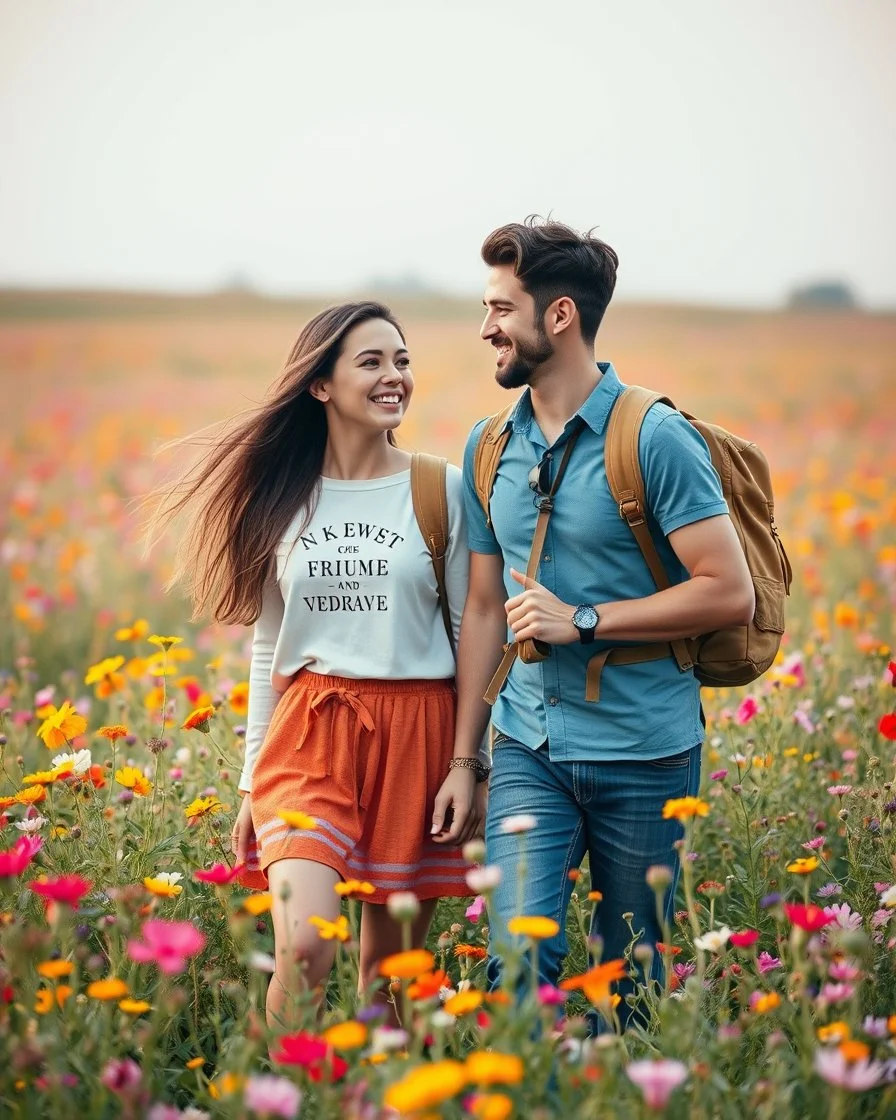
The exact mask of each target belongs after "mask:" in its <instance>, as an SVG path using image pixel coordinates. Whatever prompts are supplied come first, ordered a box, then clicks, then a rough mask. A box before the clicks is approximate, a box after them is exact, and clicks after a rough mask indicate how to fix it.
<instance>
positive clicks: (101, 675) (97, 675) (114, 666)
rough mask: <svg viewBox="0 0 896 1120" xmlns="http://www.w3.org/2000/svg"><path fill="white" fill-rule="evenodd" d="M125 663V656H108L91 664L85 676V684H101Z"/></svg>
mask: <svg viewBox="0 0 896 1120" xmlns="http://www.w3.org/2000/svg"><path fill="white" fill-rule="evenodd" d="M122 665H124V658H123V657H121V656H118V657H106V658H104V659H103V660H102V661H98V662H97V663H96V665H91V666H90V668H89V669H88V670H87V675H86V676H85V677H84V683H85V684H99V683H100V681H104V680H105V679H106V678H107V677H111V676H112V675H113V674H114V673H118V670H119V669H120V668H121V667H122Z"/></svg>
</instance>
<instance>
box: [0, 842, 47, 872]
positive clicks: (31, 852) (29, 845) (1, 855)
mask: <svg viewBox="0 0 896 1120" xmlns="http://www.w3.org/2000/svg"><path fill="white" fill-rule="evenodd" d="M42 845H43V840H42V839H41V838H40V837H39V836H20V837H19V839H18V840H16V842H15V844H13V846H12V847H11V848H7V850H6V851H5V852H0V879H11V878H12V877H13V876H14V875H21V874H22V872H23V871H24V870H25V868H26V867H27V866H28V864H29V863H30V862H31V861H32V860H33V859H34V857H35V856H36V855H37V853H38V852H39V851H40V849H41V847H42Z"/></svg>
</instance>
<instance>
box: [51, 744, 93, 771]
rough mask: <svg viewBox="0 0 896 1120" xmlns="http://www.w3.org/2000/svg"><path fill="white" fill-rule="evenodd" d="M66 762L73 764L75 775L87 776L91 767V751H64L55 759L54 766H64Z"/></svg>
mask: <svg viewBox="0 0 896 1120" xmlns="http://www.w3.org/2000/svg"><path fill="white" fill-rule="evenodd" d="M66 762H71V763H72V770H73V771H74V773H75V774H86V773H87V771H88V770H89V769H90V767H91V758H90V751H88V750H83V751H75V752H72V751H64V752H63V753H62V754H57V755H56V757H55V758H54V759H53V765H54V766H62V765H63V764H64V763H66Z"/></svg>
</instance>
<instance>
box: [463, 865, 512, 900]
mask: <svg viewBox="0 0 896 1120" xmlns="http://www.w3.org/2000/svg"><path fill="white" fill-rule="evenodd" d="M465 878H466V880H467V886H468V887H469V888H470V890H471V891H472V892H473V894H486V893H487V892H488V891H493V890H494V889H495V888H496V887H499V886H500V885H501V879H502V878H503V872H502V871H501V868H500V867H498V866H497V865H496V864H486V865H485V867H471V868H470V870H469V871H468V872H467V874H466V876H465Z"/></svg>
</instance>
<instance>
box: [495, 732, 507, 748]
mask: <svg viewBox="0 0 896 1120" xmlns="http://www.w3.org/2000/svg"><path fill="white" fill-rule="evenodd" d="M511 738H512V736H510V735H505V734H504V732H503V731H496V732H495V737H494V739H492V750H494V749H495V748H496V747H500V745H501V744H502V743H509V742H510V740H511Z"/></svg>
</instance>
